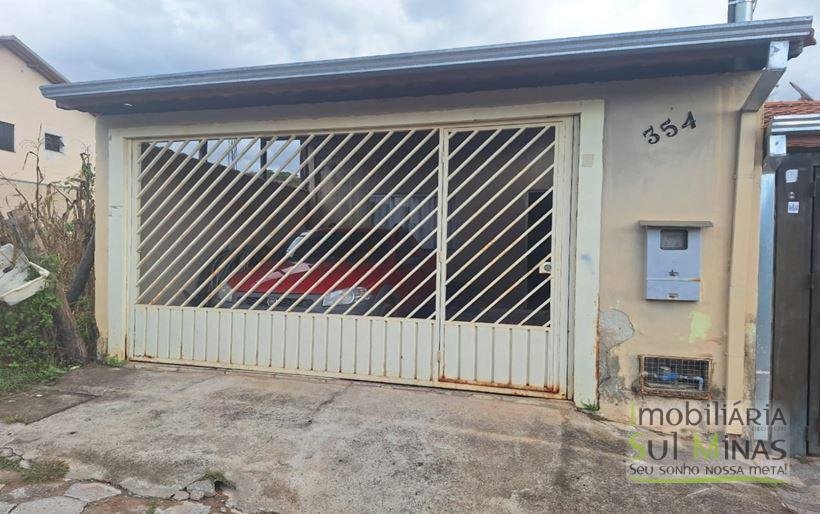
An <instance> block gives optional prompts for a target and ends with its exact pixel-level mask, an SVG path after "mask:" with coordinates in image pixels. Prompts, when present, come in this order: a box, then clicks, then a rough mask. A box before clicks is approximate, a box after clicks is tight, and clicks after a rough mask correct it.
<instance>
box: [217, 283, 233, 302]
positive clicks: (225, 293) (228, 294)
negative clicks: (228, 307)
mask: <svg viewBox="0 0 820 514" xmlns="http://www.w3.org/2000/svg"><path fill="white" fill-rule="evenodd" d="M231 289H232V288H231V286H229V285H227V284H225V285H224V286H222V287H220V288H219V291H217V292H216V296H217V298H219V300H220V301H223V302H232V301H234V292H233V291H232V290H231Z"/></svg>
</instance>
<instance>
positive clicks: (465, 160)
mask: <svg viewBox="0 0 820 514" xmlns="http://www.w3.org/2000/svg"><path fill="white" fill-rule="evenodd" d="M571 124H572V121H571V120H555V121H552V120H550V121H549V122H539V123H531V124H515V125H495V126H489V127H485V126H481V127H477V126H476V127H469V126H467V127H424V128H412V129H411V128H396V129H373V130H361V131H347V132H322V131H317V132H311V133H304V134H281V133H276V132H271V133H270V134H248V135H244V134H242V135H235V134H233V135H225V136H209V137H207V138H180V139H176V140H169V139H163V140H137V141H133V143H132V144H133V147H132V150H133V151H132V154H133V160H132V173H131V176H132V183H133V184H134V185H135V187H133V188H132V190H133V194H132V198H131V201H132V203H131V213H132V226H133V227H135V230H134V231H133V238H132V241H131V245H132V247H133V249H134V252H132V255H133V256H134V259H133V262H132V263H131V267H130V270H129V277H128V283H129V286H130V290H131V296H132V298H133V303H132V308H131V309H130V311H129V312H130V324H131V327H132V329H131V332H130V334H129V337H128V349H127V351H128V356H129V358H131V359H133V360H148V361H159V362H175V363H187V364H196V365H209V366H220V367H232V368H241V369H264V370H272V371H283V372H293V373H306V374H318V375H325V376H341V377H351V378H361V379H367V380H381V381H390V382H402V383H423V384H427V385H438V386H442V387H461V388H470V389H484V388H492V390H500V391H504V392H513V393H516V394H533V395H544V396H555V395H557V396H561V395H565V394H566V383H567V374H568V363H567V346H566V345H567V343H566V337H565V335H566V332H567V330H566V327H567V325H566V318H567V312H566V310H567V305H568V299H567V294H568V280H569V236H570V226H569V223H570V215H569V213H570V209H571V172H570V166H569V164H568V163H569V160H570V157H571V156H570V149H571V144H570V138H571V134H572V130H571Z"/></svg>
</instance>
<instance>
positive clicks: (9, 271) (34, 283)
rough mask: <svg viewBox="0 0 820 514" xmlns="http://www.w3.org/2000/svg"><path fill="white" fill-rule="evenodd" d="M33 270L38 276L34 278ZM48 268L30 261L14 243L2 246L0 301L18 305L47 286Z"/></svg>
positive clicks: (0, 252)
mask: <svg viewBox="0 0 820 514" xmlns="http://www.w3.org/2000/svg"><path fill="white" fill-rule="evenodd" d="M32 271H33V272H34V274H36V275H37V276H36V277H34V278H32ZM48 275H49V272H48V270H47V269H45V268H43V267H41V266H38V265H36V264H34V263H33V262H29V260H28V258H27V257H26V255H25V254H24V253H23V252H19V251H15V249H14V245H12V244H5V245H3V246H0V301H3V302H5V303H7V304H8V305H16V304H18V303H20V302H22V301H23V300H25V299H26V298H30V297H32V296H34V295H35V294H37V293H38V292H40V291H42V290H43V289H44V288H45V287H46V279H47V278H48Z"/></svg>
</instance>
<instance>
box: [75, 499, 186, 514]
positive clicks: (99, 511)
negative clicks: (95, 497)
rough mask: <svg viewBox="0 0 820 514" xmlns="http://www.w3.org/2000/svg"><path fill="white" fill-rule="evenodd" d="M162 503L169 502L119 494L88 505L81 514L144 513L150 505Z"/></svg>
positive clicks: (162, 504) (157, 505)
mask: <svg viewBox="0 0 820 514" xmlns="http://www.w3.org/2000/svg"><path fill="white" fill-rule="evenodd" d="M164 505H170V502H165V501H163V500H151V499H148V498H137V497H135V496H124V495H119V496H112V497H110V498H105V499H104V500H100V501H98V502H95V503H93V504H91V505H88V506H87V507H86V508H85V511H84V512H83V514H145V513H146V512H148V511H149V509H151V507H154V508H155V509H159V508H161V507H162V506H164Z"/></svg>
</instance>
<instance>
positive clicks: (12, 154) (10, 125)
mask: <svg viewBox="0 0 820 514" xmlns="http://www.w3.org/2000/svg"><path fill="white" fill-rule="evenodd" d="M0 77H2V79H0V172H2V174H3V175H4V176H5V177H6V178H7V179H9V180H10V181H11V183H9V182H8V181H7V180H5V179H0V211H5V210H7V209H8V208H9V207H10V206H11V207H13V206H15V205H16V204H18V203H19V201H20V198H19V196H17V193H16V191H15V189H20V190H21V191H22V192H23V194H24V195H26V196H29V195H33V194H34V189H35V184H36V182H37V172H36V165H35V162H34V158H33V157H31V156H29V157H28V159H27V155H28V152H29V151H33V150H35V149H36V148H37V146H38V142H39V144H40V168H41V170H42V172H43V175H44V180H45V181H46V182H57V181H61V180H64V179H65V178H67V177H69V176H72V175H74V174H76V173H78V172H79V170H80V164H81V160H80V154H81V153H82V152H93V151H94V123H95V120H94V116H92V115H90V114H86V113H81V112H70V111H65V110H62V109H58V108H57V106H56V105H55V104H54V102H53V101H52V100H48V99H46V98H43V95H42V94H41V93H40V86H42V85H44V84H66V83H68V79H66V78H65V77H64V76H63V75H61V74H60V73H59V72H58V71H57V70H55V69H54V68H52V67H51V66H50V65H49V64H48V63H47V62H45V61H44V60H43V59H42V58H41V57H40V56H38V55H37V54H36V53H34V52H33V51H32V50H31V49H30V48H29V47H27V46H26V45H25V44H23V42H22V41H20V40H19V39H17V38H16V37H15V36H0Z"/></svg>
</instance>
